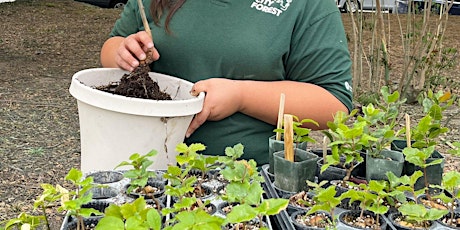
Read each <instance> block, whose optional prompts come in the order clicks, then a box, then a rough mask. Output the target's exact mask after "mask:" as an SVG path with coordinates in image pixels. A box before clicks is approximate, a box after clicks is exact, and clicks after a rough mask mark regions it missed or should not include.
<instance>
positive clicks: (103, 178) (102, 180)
mask: <svg viewBox="0 0 460 230" xmlns="http://www.w3.org/2000/svg"><path fill="white" fill-rule="evenodd" d="M86 177H93V182H94V183H95V184H110V183H115V182H118V181H121V180H123V178H124V176H123V173H121V172H116V171H98V172H94V173H91V174H88V175H87V176H86Z"/></svg>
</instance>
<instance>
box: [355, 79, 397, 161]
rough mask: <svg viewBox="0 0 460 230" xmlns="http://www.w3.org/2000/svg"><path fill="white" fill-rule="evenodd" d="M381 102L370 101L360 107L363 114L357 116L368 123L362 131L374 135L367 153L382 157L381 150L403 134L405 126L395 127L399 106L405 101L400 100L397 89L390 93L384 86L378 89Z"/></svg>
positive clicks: (359, 119)
mask: <svg viewBox="0 0 460 230" xmlns="http://www.w3.org/2000/svg"><path fill="white" fill-rule="evenodd" d="M380 93H381V98H382V100H383V101H382V102H376V106H375V107H374V105H373V104H372V103H370V104H368V105H367V106H363V107H362V112H363V114H364V116H358V118H357V120H358V121H365V122H366V123H367V124H368V125H367V127H365V129H364V131H365V132H366V133H367V134H368V135H370V136H373V137H375V139H371V140H370V142H371V144H370V146H369V148H368V149H367V150H368V153H369V154H370V155H371V156H373V157H376V158H381V157H383V156H382V155H381V153H382V151H383V150H386V149H387V148H388V147H389V146H390V145H391V143H392V142H393V141H394V140H396V139H397V138H398V137H399V136H400V135H402V134H404V132H405V128H401V129H399V130H396V129H397V125H398V118H399V107H400V106H401V105H402V104H403V103H404V102H405V100H400V98H399V93H398V92H397V91H395V92H393V93H390V91H389V88H388V87H386V86H384V87H382V89H381V90H380Z"/></svg>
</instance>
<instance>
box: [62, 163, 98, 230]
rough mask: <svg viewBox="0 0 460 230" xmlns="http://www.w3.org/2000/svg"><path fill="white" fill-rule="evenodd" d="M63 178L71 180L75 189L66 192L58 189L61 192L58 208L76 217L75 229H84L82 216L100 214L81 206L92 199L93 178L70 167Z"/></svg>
mask: <svg viewBox="0 0 460 230" xmlns="http://www.w3.org/2000/svg"><path fill="white" fill-rule="evenodd" d="M65 179H66V180H68V181H70V182H72V184H73V185H74V186H75V187H76V189H75V190H73V191H72V190H71V191H69V192H68V193H67V192H66V191H65V190H61V191H60V192H61V193H62V196H61V201H62V204H61V207H60V209H61V210H66V211H68V215H70V216H75V217H76V218H77V229H84V223H83V218H85V217H90V216H91V215H101V214H102V213H101V212H100V211H98V210H96V209H94V208H83V207H82V206H83V205H85V204H87V203H89V202H90V201H91V200H92V199H93V194H92V193H91V191H90V190H91V189H92V188H94V187H95V186H94V184H93V178H92V177H83V173H82V172H81V171H80V170H78V169H74V168H72V169H71V170H70V171H69V173H68V174H67V176H66V177H65ZM70 198H72V199H70Z"/></svg>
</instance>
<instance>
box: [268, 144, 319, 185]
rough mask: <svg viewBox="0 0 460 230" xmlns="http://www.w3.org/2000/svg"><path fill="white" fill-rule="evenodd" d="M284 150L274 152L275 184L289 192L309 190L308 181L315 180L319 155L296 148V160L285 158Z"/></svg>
mask: <svg viewBox="0 0 460 230" xmlns="http://www.w3.org/2000/svg"><path fill="white" fill-rule="evenodd" d="M284 154H285V153H284V151H280V152H276V153H274V154H273V155H274V158H275V169H274V170H275V183H274V184H275V186H276V187H278V188H280V189H282V190H286V191H289V192H300V191H307V190H308V187H307V183H306V181H307V180H309V181H314V180H315V175H316V167H317V163H316V162H317V161H318V156H317V155H315V154H313V153H311V152H307V151H305V150H302V149H294V162H291V161H288V160H286V159H285V158H284Z"/></svg>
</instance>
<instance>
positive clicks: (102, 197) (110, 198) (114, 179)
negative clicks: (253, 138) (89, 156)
mask: <svg viewBox="0 0 460 230" xmlns="http://www.w3.org/2000/svg"><path fill="white" fill-rule="evenodd" d="M153 171H154V172H156V174H157V178H151V179H152V180H155V181H162V183H164V184H167V183H168V181H167V180H166V179H164V178H163V176H162V175H163V174H164V172H165V171H164V170H153ZM124 172H125V171H123V170H109V171H92V172H89V173H86V174H85V176H86V177H88V176H92V177H93V179H94V183H96V184H103V185H104V188H102V189H101V190H99V191H93V197H95V198H94V199H93V201H94V202H104V203H108V204H112V203H113V204H117V205H122V204H124V203H130V202H132V201H134V200H135V199H136V197H132V196H131V195H128V194H126V188H127V187H128V186H129V183H130V179H129V178H125V177H123V173H124ZM223 185H224V184H223V183H222V182H221V181H219V180H218V179H217V178H213V179H211V180H210V181H209V182H204V183H203V184H202V187H203V188H206V189H209V190H210V191H211V194H210V195H208V196H205V197H203V198H202V199H203V200H210V201H211V205H212V206H214V208H213V210H215V212H214V214H213V215H216V216H221V217H225V213H223V212H221V211H219V210H218V207H219V206H221V205H222V204H224V203H226V202H225V201H223V200H221V199H220V198H219V197H218V193H219V191H220V190H221V189H222V188H223V187H224V186H223ZM158 200H160V203H161V205H164V207H171V205H173V204H174V198H173V197H171V196H169V195H164V196H159V198H158ZM93 201H92V202H90V203H94V202H93ZM147 202H148V201H147ZM107 206H108V205H107ZM100 211H101V210H100ZM102 212H103V210H102ZM169 218H170V217H169V216H166V217H165V220H168V219H169ZM72 219H73V218H72V217H70V216H69V215H68V214H67V215H66V216H65V218H64V220H63V222H62V225H61V228H60V230H68V226H69V224H71V223H72V221H73V220H72ZM263 221H264V222H265V223H266V225H267V228H268V229H274V228H272V223H271V221H270V218H268V217H265V218H264V219H263ZM275 229H276V228H275Z"/></svg>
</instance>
